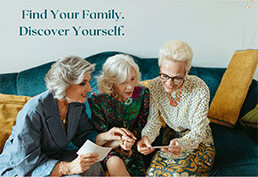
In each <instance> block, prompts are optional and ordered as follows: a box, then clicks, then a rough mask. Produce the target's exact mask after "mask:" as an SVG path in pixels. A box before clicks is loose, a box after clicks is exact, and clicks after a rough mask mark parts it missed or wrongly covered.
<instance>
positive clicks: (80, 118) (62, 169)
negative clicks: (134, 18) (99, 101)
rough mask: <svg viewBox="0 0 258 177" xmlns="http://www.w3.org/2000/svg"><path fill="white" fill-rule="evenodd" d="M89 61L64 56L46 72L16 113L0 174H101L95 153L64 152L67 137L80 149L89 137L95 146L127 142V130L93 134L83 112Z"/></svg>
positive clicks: (90, 67)
mask: <svg viewBox="0 0 258 177" xmlns="http://www.w3.org/2000/svg"><path fill="white" fill-rule="evenodd" d="M94 68H95V65H94V64H90V63H89V62H87V61H86V60H84V59H83V58H80V57H77V56H69V57H65V58H61V59H59V60H57V61H56V62H55V63H54V64H53V65H52V67H51V69H50V70H49V71H48V73H47V75H46V77H45V81H46V86H47V89H48V90H47V91H45V92H43V93H41V94H39V95H37V96H35V97H33V98H31V99H30V100H29V101H28V102H27V103H26V104H25V106H24V107H23V109H22V110H21V111H20V112H19V113H18V115H17V119H16V125H15V126H14V127H13V129H12V134H11V135H10V137H9V139H8V140H7V141H6V144H5V147H4V150H3V153H2V154H1V155H0V161H1V163H0V176H50V175H51V176H62V175H73V176H101V175H104V171H103V168H102V166H101V164H100V163H99V162H96V161H97V160H98V154H97V153H86V154H82V155H77V154H76V151H75V150H73V151H71V150H66V148H67V146H68V144H69V143H70V142H71V141H72V142H73V143H74V144H75V145H76V146H78V147H81V146H82V145H83V143H84V142H85V141H86V140H87V139H89V140H91V141H93V142H95V143H96V144H98V145H106V143H107V142H108V141H110V140H112V141H113V140H120V139H121V136H123V137H124V139H128V140H130V138H129V137H130V136H132V135H131V133H130V132H129V131H127V130H123V129H120V128H116V127H114V128H113V129H111V130H110V131H107V132H105V133H100V134H99V133H97V132H95V130H94V128H93V126H92V124H91V122H90V120H89V119H88V116H87V114H86V112H85V109H86V108H85V105H84V103H85V102H86V99H87V93H88V92H90V91H91V87H90V84H89V82H90V79H91V75H90V74H91V72H92V71H94Z"/></svg>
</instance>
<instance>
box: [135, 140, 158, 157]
mask: <svg viewBox="0 0 258 177" xmlns="http://www.w3.org/2000/svg"><path fill="white" fill-rule="evenodd" d="M151 147H152V145H151V143H150V140H149V138H148V137H147V136H143V137H142V139H141V140H140V141H138V143H137V149H138V151H139V152H140V153H142V154H143V155H148V154H150V153H152V152H153V151H154V150H155V149H154V148H151Z"/></svg>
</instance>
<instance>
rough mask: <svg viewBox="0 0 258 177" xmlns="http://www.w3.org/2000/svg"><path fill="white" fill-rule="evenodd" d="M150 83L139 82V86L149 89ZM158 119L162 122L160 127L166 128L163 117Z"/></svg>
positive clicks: (148, 81) (147, 81)
mask: <svg viewBox="0 0 258 177" xmlns="http://www.w3.org/2000/svg"><path fill="white" fill-rule="evenodd" d="M150 81H151V80H145V81H141V82H140V85H143V86H145V87H147V88H149V83H150ZM159 118H160V121H161V122H162V127H165V126H166V123H165V121H164V119H163V117H162V116H161V115H160V116H159Z"/></svg>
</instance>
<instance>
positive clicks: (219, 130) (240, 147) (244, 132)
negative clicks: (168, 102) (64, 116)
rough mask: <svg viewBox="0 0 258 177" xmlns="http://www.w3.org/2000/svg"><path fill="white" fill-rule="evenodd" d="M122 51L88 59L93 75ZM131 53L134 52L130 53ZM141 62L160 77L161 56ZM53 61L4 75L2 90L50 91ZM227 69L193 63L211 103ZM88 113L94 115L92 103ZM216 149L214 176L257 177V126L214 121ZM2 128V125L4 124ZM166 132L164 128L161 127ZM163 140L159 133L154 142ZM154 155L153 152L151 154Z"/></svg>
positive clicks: (251, 96)
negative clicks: (93, 65)
mask: <svg viewBox="0 0 258 177" xmlns="http://www.w3.org/2000/svg"><path fill="white" fill-rule="evenodd" d="M117 53H122V52H102V53H98V54H95V55H92V56H89V57H86V58H85V59H86V60H88V61H89V62H91V63H96V64H97V65H96V70H95V71H94V72H93V73H92V76H96V75H99V74H100V72H101V68H102V64H103V63H104V62H105V60H106V59H107V58H108V57H109V56H113V55H115V54H117ZM129 55H130V54H129ZM133 58H134V59H135V61H136V63H137V64H138V65H139V68H140V71H141V75H142V78H141V80H148V79H152V78H155V77H157V76H158V74H159V67H158V64H157V58H139V57H137V56H133ZM52 63H53V62H49V63H46V64H42V65H40V66H36V67H34V68H31V69H27V70H24V71H21V72H17V73H8V74H0V93H2V94H11V95H23V96H35V95H37V94H39V93H41V92H43V91H45V90H46V87H45V82H44V77H45V74H46V73H47V71H48V70H49V69H50V67H51V64H52ZM225 71H226V68H208V67H195V66H192V68H191V70H190V73H189V74H191V75H196V76H198V77H200V78H201V79H203V80H204V81H205V83H206V84H207V85H208V87H209V89H210V97H211V98H210V103H211V102H212V99H213V97H214V95H215V93H216V90H217V88H218V86H219V84H220V81H221V78H222V76H223V74H224V72H225ZM90 84H91V86H92V91H96V90H97V82H96V79H95V78H94V77H92V80H91V82H90ZM257 91H258V82H257V81H256V80H253V81H252V84H251V86H250V88H249V91H248V94H247V97H246V99H245V102H244V104H243V106H242V109H241V111H240V115H239V118H241V117H242V116H244V115H245V114H246V113H247V112H249V111H250V110H252V109H253V108H254V107H255V106H256V104H257V99H258V93H257ZM85 104H86V106H87V109H86V112H87V113H88V114H89V116H90V115H91V113H90V108H89V105H88V103H87V102H86V103H85ZM210 126H211V128H212V132H213V138H214V143H215V148H216V156H215V162H214V165H213V167H212V170H211V171H210V174H209V175H210V176H249V175H251V176H257V175H258V162H257V160H258V159H257V156H258V153H257V151H258V146H257V144H258V143H257V129H253V128H246V127H243V126H242V125H241V124H240V123H239V121H238V122H237V124H236V125H235V126H234V128H232V129H231V128H228V127H224V126H222V125H218V124H214V123H210ZM0 128H1V127H0ZM161 134H162V130H161ZM160 142H161V136H159V137H158V138H157V139H156V140H155V142H154V144H159V143H160ZM151 155H153V154H151ZM151 155H149V156H145V162H146V165H148V164H149V162H150V159H151Z"/></svg>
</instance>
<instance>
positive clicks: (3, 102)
mask: <svg viewBox="0 0 258 177" xmlns="http://www.w3.org/2000/svg"><path fill="white" fill-rule="evenodd" d="M29 99H30V97H27V96H16V95H6V94H0V153H1V152H2V150H3V147H4V144H5V141H6V140H7V139H8V137H9V136H10V135H11V131H12V127H13V126H14V125H15V123H16V116H17V114H18V112H19V111H20V110H21V109H22V108H23V106H24V105H25V103H26V102H27V101H28V100H29Z"/></svg>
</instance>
